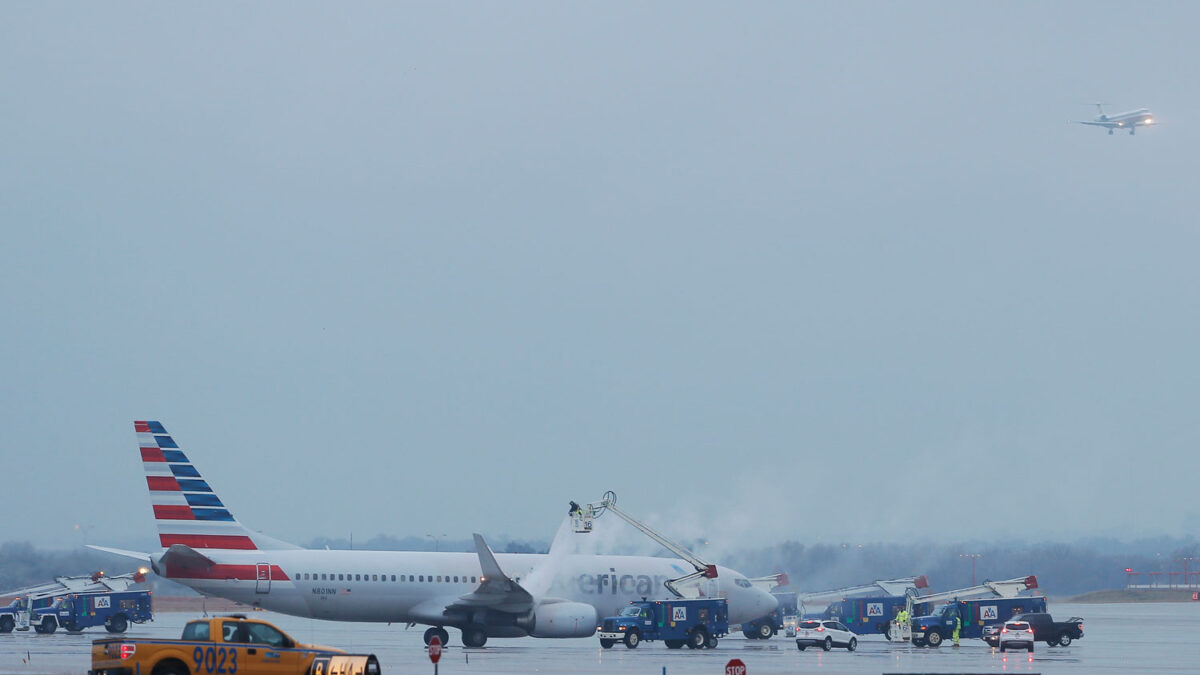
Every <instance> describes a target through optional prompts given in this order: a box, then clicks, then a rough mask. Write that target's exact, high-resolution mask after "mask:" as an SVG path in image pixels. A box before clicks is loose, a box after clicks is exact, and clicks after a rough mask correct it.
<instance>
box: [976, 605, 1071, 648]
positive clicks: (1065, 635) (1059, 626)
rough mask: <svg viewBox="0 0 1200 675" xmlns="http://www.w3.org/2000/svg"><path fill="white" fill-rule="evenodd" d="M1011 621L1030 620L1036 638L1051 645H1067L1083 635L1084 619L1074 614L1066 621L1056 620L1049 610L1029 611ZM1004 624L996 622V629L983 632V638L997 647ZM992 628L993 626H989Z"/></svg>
mask: <svg viewBox="0 0 1200 675" xmlns="http://www.w3.org/2000/svg"><path fill="white" fill-rule="evenodd" d="M1009 621H1028V622H1029V625H1030V627H1032V628H1033V635H1034V638H1035V639H1036V640H1037V641H1038V642H1045V643H1046V644H1047V645H1050V646H1051V647H1054V646H1056V645H1057V646H1059V647H1066V646H1067V645H1069V644H1071V643H1072V642H1074V641H1075V640H1078V639H1079V638H1081V637H1083V619H1081V618H1079V617H1077V616H1073V617H1071V618H1069V619H1067V620H1066V621H1055V620H1054V619H1053V618H1051V616H1050V614H1048V613H1047V612H1028V613H1025V614H1017V615H1016V616H1014V617H1012V618H1011V619H1009ZM1003 625H1004V624H1002V623H1000V624H996V626H995V630H993V631H987V630H985V631H984V633H983V640H984V642H987V643H988V644H989V645H991V646H993V647H995V646H996V645H998V644H1000V642H999V640H1000V628H1001V627H1002V626H1003ZM989 628H991V626H989Z"/></svg>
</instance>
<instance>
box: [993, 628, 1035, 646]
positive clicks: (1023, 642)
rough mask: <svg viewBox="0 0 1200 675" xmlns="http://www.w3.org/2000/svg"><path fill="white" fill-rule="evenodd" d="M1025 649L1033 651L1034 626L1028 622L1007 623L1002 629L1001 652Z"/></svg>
mask: <svg viewBox="0 0 1200 675" xmlns="http://www.w3.org/2000/svg"><path fill="white" fill-rule="evenodd" d="M1013 647H1017V648H1020V647H1024V648H1025V649H1026V650H1028V651H1031V652H1032V651H1033V626H1030V625H1029V622H1028V621H1005V622H1004V627H1003V628H1001V629H1000V651H1002V652H1006V651H1008V650H1009V649H1011V648H1013Z"/></svg>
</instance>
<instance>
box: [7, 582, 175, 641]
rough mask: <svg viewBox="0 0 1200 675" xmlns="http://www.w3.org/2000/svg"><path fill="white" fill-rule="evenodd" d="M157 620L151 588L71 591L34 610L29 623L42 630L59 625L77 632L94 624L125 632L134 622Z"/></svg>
mask: <svg viewBox="0 0 1200 675" xmlns="http://www.w3.org/2000/svg"><path fill="white" fill-rule="evenodd" d="M153 620H154V616H153V614H152V613H151V611H150V591H121V592H113V593H71V594H68V595H64V596H62V597H60V598H57V599H56V600H55V601H54V603H53V604H51V605H50V606H49V607H43V608H41V609H35V610H33V611H32V612H30V616H29V625H30V626H33V629H34V630H35V631H37V632H38V633H53V632H54V631H56V630H58V627H59V626H62V627H63V628H65V629H67V630H68V631H71V632H73V633H74V632H78V631H81V630H83V629H85V628H92V627H94V626H104V629H105V630H107V631H108V632H110V633H124V632H125V630H126V629H127V628H129V624H130V623H144V622H146V621H153Z"/></svg>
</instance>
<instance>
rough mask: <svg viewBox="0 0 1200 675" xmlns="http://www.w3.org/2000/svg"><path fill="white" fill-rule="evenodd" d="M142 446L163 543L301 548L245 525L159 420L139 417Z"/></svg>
mask: <svg viewBox="0 0 1200 675" xmlns="http://www.w3.org/2000/svg"><path fill="white" fill-rule="evenodd" d="M133 428H134V430H135V431H136V432H137V438H138V448H139V451H140V452H141V455H142V466H143V467H144V469H145V471H146V485H147V487H149V488H150V503H151V504H152V505H153V506H154V522H155V523H156V524H157V525H158V539H159V543H161V544H162V546H163V548H170V547H172V546H174V545H176V544H182V545H183V546H187V547H190V548H193V549H200V550H204V549H223V550H243V551H253V550H258V549H263V550H269V549H285V548H299V547H297V546H294V545H292V544H288V543H287V542H282V541H279V540H277V539H273V538H271V537H267V536H264V535H262V534H259V533H257V532H251V531H250V530H249V529H248V528H246V526H244V525H242V524H241V523H240V522H238V520H237V519H236V518H234V517H233V514H232V513H230V512H229V509H227V508H226V507H225V504H224V503H222V502H221V500H220V499H219V498H218V497H217V494H216V493H215V492H213V489H212V488H211V487H210V486H209V484H208V481H206V480H204V477H203V476H201V475H200V472H199V471H197V470H196V467H195V465H193V464H192V462H191V460H189V459H188V458H187V456H186V455H184V454H183V451H182V450H180V449H179V446H178V445H177V444H176V443H175V441H174V439H172V438H171V436H170V434H168V433H167V430H166V429H165V428H164V427H163V425H162V424H161V423H159V422H151V421H137V422H134V423H133Z"/></svg>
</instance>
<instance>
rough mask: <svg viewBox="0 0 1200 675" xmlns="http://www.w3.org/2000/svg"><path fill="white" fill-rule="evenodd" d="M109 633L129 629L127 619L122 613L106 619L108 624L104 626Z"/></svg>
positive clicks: (122, 631)
mask: <svg viewBox="0 0 1200 675" xmlns="http://www.w3.org/2000/svg"><path fill="white" fill-rule="evenodd" d="M104 628H105V629H106V630H108V632H110V633H124V632H125V631H126V630H128V629H129V620H128V619H126V618H125V615H124V614H118V615H116V616H114V617H113V618H111V619H109V620H108V625H107V626H105V627H104Z"/></svg>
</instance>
